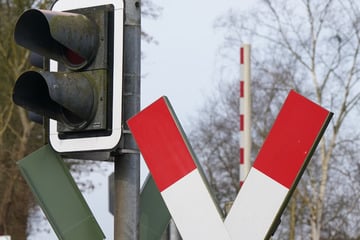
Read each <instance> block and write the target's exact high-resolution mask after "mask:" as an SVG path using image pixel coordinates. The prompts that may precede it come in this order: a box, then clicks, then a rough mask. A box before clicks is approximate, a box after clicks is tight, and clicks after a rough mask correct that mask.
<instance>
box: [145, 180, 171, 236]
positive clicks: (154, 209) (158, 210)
mask: <svg viewBox="0 0 360 240" xmlns="http://www.w3.org/2000/svg"><path fill="white" fill-rule="evenodd" d="M170 218H171V216H170V213H169V211H168V209H167V207H166V205H165V202H164V200H163V199H162V197H161V195H160V192H159V190H158V188H157V187H156V185H155V182H154V180H153V178H152V177H151V175H149V176H148V178H147V179H146V181H145V183H144V187H143V189H142V191H141V195H140V240H160V238H161V236H162V235H163V233H164V231H165V230H166V227H167V226H168V224H169V221H170Z"/></svg>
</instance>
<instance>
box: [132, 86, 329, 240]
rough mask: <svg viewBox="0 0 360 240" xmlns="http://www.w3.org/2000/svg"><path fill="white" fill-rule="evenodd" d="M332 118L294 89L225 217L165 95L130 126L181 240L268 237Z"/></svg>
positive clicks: (253, 239) (255, 238)
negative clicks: (208, 186)
mask: <svg viewBox="0 0 360 240" xmlns="http://www.w3.org/2000/svg"><path fill="white" fill-rule="evenodd" d="M331 117H332V113H331V112H329V111H327V110H325V109H324V108H322V107H320V106H319V105H317V104H315V103H313V102H311V101H309V100H308V99H306V98H304V97H303V96H301V95H299V94H297V93H296V92H295V91H291V92H290V93H289V95H288V97H287V99H286V101H285V103H284V105H283V106H282V108H281V110H280V113H279V115H278V117H277V119H276V120H275V122H274V125H273V127H272V129H271V130H270V132H269V135H268V137H267V139H266V140H265V142H264V145H263V147H262V148H261V150H260V152H259V154H258V156H257V158H256V160H255V162H254V166H253V167H252V168H251V170H250V172H249V174H248V177H247V178H246V181H245V182H244V184H243V187H242V188H241V190H240V192H239V194H238V196H237V197H236V199H235V201H234V204H233V207H232V208H231V210H230V211H229V213H228V215H227V217H226V218H225V220H223V218H222V215H221V212H220V211H219V209H218V207H217V205H216V203H215V202H214V200H213V198H212V196H211V191H210V190H209V189H208V188H207V186H206V185H207V184H206V183H207V181H206V179H204V177H203V176H204V175H203V173H202V170H201V166H200V164H199V163H198V162H197V160H196V158H195V156H194V154H193V152H192V150H191V147H190V145H189V143H188V142H187V140H186V137H185V134H184V132H183V130H182V129H181V126H180V124H179V122H178V121H177V119H176V116H175V114H174V112H173V110H172V108H171V106H170V104H169V102H168V100H167V99H166V98H165V97H163V98H160V99H159V100H157V101H156V102H154V103H153V104H151V105H150V106H149V107H147V108H146V109H144V110H143V111H141V112H140V113H139V114H137V115H136V116H134V117H133V118H131V119H130V120H129V121H128V125H129V127H130V130H131V131H132V133H133V136H134V138H135V140H136V142H137V144H138V146H139V148H140V150H141V153H142V155H143V157H144V160H145V162H146V163H147V165H148V167H149V170H150V172H151V174H152V176H153V178H154V181H155V184H156V185H157V187H158V189H159V191H160V193H161V196H162V198H163V200H164V202H165V204H166V206H167V207H168V210H169V212H170V214H171V216H172V217H173V219H174V221H175V223H176V225H177V227H178V229H179V232H180V234H181V235H182V238H183V239H184V240H193V239H194V240H195V239H210V240H212V239H214V240H215V239H252V240H260V239H268V238H269V237H270V236H271V234H272V233H273V231H274V229H275V227H276V223H277V222H278V221H277V220H278V219H279V217H280V216H281V214H282V211H283V210H284V208H285V206H286V204H287V202H288V200H289V198H290V196H291V194H292V192H293V190H294V188H295V186H296V184H297V182H298V181H299V180H300V177H301V175H302V173H303V171H304V170H305V167H306V166H307V164H308V162H309V160H310V158H311V156H312V154H313V152H314V150H315V148H316V146H317V144H318V142H319V141H320V138H321V136H322V134H323V133H324V131H325V129H326V127H327V125H328V123H329V121H330V119H331Z"/></svg>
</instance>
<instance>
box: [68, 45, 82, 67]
mask: <svg viewBox="0 0 360 240" xmlns="http://www.w3.org/2000/svg"><path fill="white" fill-rule="evenodd" d="M65 57H66V59H67V60H68V61H69V62H70V64H72V65H82V64H83V63H84V62H85V59H84V58H83V57H81V56H79V55H78V54H77V53H75V52H74V51H72V50H71V49H69V48H66V49H65Z"/></svg>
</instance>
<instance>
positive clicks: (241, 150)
mask: <svg viewBox="0 0 360 240" xmlns="http://www.w3.org/2000/svg"><path fill="white" fill-rule="evenodd" d="M244 163H245V159H244V148H240V164H244Z"/></svg>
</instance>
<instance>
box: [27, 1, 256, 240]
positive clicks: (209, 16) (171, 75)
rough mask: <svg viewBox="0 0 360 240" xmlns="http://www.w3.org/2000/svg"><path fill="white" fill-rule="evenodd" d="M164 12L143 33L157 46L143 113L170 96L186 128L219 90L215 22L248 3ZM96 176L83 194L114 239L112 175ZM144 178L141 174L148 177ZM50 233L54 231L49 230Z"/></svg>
mask: <svg viewBox="0 0 360 240" xmlns="http://www.w3.org/2000/svg"><path fill="white" fill-rule="evenodd" d="M154 2H156V4H158V5H159V6H161V7H163V11H162V14H161V16H160V17H159V18H158V19H157V20H149V19H142V27H143V29H144V30H145V31H146V32H148V33H150V34H151V35H152V36H154V38H155V39H156V40H157V41H158V42H159V44H158V45H155V44H142V51H143V53H144V54H145V58H144V59H143V61H142V75H143V79H142V83H141V85H142V88H141V98H142V108H143V107H145V106H147V105H149V104H150V103H152V102H153V101H155V100H156V99H158V98H159V97H161V96H163V95H166V96H167V97H168V98H169V100H170V102H171V104H172V106H173V108H174V110H175V112H176V114H177V117H178V118H179V120H180V122H181V123H182V125H183V127H184V128H185V131H186V128H187V126H188V122H187V121H188V119H189V118H190V116H195V115H196V110H197V109H199V108H200V107H201V106H202V104H203V103H204V101H205V99H206V96H208V94H209V93H210V92H211V91H212V89H214V88H215V87H216V79H214V77H213V75H214V71H215V70H214V67H215V57H216V50H217V48H218V47H219V45H220V44H221V41H222V39H221V37H222V36H221V35H220V34H219V33H218V34H216V32H215V31H214V29H213V24H214V21H215V19H216V18H217V17H219V16H221V15H223V14H225V13H226V12H227V10H229V9H230V8H233V9H242V10H244V9H246V8H248V7H249V5H250V4H251V3H250V2H254V1H250V0H221V1H214V0H157V1H154ZM111 169H112V166H111V165H109V171H108V172H107V173H105V174H104V173H100V174H99V173H94V174H92V175H91V176H87V178H91V179H98V180H99V181H98V182H96V184H95V185H96V187H97V188H96V189H95V190H94V191H93V192H92V193H91V194H85V198H86V199H87V201H88V204H89V206H90V208H91V209H92V211H93V213H94V215H95V217H96V219H97V220H98V222H99V224H100V225H101V227H102V229H103V231H104V233H105V235H106V237H107V239H110V240H112V239H113V217H112V215H111V214H110V213H109V212H108V190H107V179H108V175H110V173H111ZM145 175H146V173H142V177H144V176H145ZM48 228H50V227H49V226H48ZM29 239H31V240H52V239H54V240H56V239H57V237H56V236H55V235H54V233H52V232H51V231H50V233H45V232H41V233H34V234H32V235H31V236H30V237H29Z"/></svg>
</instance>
